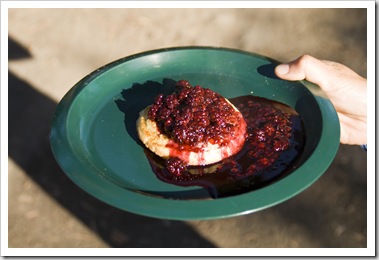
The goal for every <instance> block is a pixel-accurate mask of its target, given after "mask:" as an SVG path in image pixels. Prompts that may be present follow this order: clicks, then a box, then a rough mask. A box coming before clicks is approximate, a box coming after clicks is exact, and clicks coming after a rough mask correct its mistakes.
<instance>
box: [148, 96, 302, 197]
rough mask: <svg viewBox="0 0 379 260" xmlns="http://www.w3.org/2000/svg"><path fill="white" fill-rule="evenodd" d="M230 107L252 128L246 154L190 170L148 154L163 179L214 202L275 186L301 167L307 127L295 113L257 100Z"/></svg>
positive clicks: (236, 100)
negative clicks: (191, 188) (204, 192)
mask: <svg viewBox="0 0 379 260" xmlns="http://www.w3.org/2000/svg"><path fill="white" fill-rule="evenodd" d="M230 102H231V103H233V104H234V106H235V107H237V108H238V110H239V111H240V112H241V114H242V115H243V117H244V119H245V122H246V123H247V134H246V139H245V144H244V146H243V148H242V149H241V150H240V151H239V152H238V153H237V154H235V155H233V156H231V157H229V158H227V159H224V160H222V161H220V162H218V163H214V164H210V165H204V166H188V165H186V164H184V163H183V162H182V161H181V160H179V159H177V158H172V159H169V160H165V159H162V158H160V157H159V156H157V155H155V154H154V153H152V152H151V151H149V150H145V154H146V156H147V158H148V159H149V162H150V165H151V168H152V170H153V172H154V173H155V174H156V176H157V178H158V179H160V180H161V181H164V182H166V183H171V184H174V185H179V186H184V187H186V186H201V187H203V188H206V190H207V191H208V192H209V196H210V197H212V198H220V197H227V196H234V195H238V194H242V193H245V192H249V191H252V190H256V189H259V188H261V187H264V186H266V185H269V184H271V183H273V182H275V181H277V180H279V179H281V178H283V177H285V176H287V175H288V174H290V173H291V172H292V171H293V170H294V169H296V168H297V167H298V166H299V163H301V162H300V161H299V160H298V158H299V155H300V154H301V153H302V151H303V148H304V144H305V141H306V138H305V131H304V128H303V122H302V120H301V118H300V116H299V114H298V113H297V112H296V111H295V110H294V109H292V108H291V107H289V106H287V105H285V104H282V103H280V102H277V101H273V100H268V99H265V98H260V97H256V96H251V95H248V96H240V97H235V98H232V99H230ZM167 196H168V195H167ZM187 196H188V197H181V199H195V198H197V199H203V198H207V195H205V197H202V196H203V195H199V194H196V193H193V194H192V193H188V194H187ZM170 198H171V197H170ZM172 198H177V197H172Z"/></svg>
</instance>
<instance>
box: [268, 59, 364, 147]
mask: <svg viewBox="0 0 379 260" xmlns="http://www.w3.org/2000/svg"><path fill="white" fill-rule="evenodd" d="M275 74H276V75H277V76H278V77H279V78H282V79H285V80H303V79H305V80H307V81H310V82H312V83H314V84H316V85H318V86H319V87H320V88H321V89H322V90H323V91H324V92H325V94H326V95H327V96H328V98H329V99H330V101H331V102H332V104H333V105H334V107H335V109H336V111H337V114H338V118H339V121H340V125H341V139H340V142H341V143H343V144H355V145H362V144H367V80H366V79H365V78H363V77H361V76H359V75H358V74H357V73H355V72H354V71H353V70H351V69H350V68H348V67H346V66H345V65H342V64H340V63H337V62H333V61H327V60H319V59H316V58H314V57H312V56H310V55H302V56H300V57H299V58H297V59H296V60H294V61H291V62H289V63H285V64H280V65H278V66H277V67H276V68H275Z"/></svg>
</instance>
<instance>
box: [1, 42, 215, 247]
mask: <svg viewBox="0 0 379 260" xmlns="http://www.w3.org/2000/svg"><path fill="white" fill-rule="evenodd" d="M8 43H9V57H10V58H11V59H13V58H17V59H21V58H28V57H30V54H29V52H28V51H27V50H26V49H24V48H23V47H22V46H20V45H18V44H17V43H16V42H15V41H13V40H12V39H9V40H8ZM8 80H9V83H8V84H9V86H8V88H9V112H8V113H9V156H10V157H11V158H12V159H13V160H14V161H15V162H17V164H18V165H19V166H20V167H22V168H23V169H24V171H25V172H26V173H27V174H28V175H29V177H31V178H32V179H33V180H34V181H35V182H36V183H38V184H39V185H40V187H41V188H43V189H44V190H45V191H46V192H47V193H48V194H50V195H51V196H52V197H53V198H54V199H55V200H56V201H57V202H58V203H60V204H61V205H62V206H64V207H65V208H66V209H68V210H69V211H70V212H71V213H72V214H73V215H75V216H76V217H77V218H78V219H80V220H81V221H82V222H83V223H85V224H86V225H87V226H88V227H89V228H91V229H92V230H93V231H94V232H96V233H97V234H98V235H99V236H100V237H101V238H102V239H103V240H105V241H106V242H107V243H108V244H109V245H110V246H111V247H157V248H165V247H174V248H175V247H186V248H188V247H214V245H213V244H212V243H210V242H208V241H207V240H205V239H204V238H202V237H201V236H200V235H199V234H197V233H196V232H195V231H194V230H193V229H192V228H191V227H190V226H188V225H187V224H186V223H184V222H181V221H169V220H159V219H153V218H149V217H143V216H138V215H135V214H131V213H127V212H124V211H121V210H118V209H116V208H114V207H111V206H108V205H107V204H104V203H102V202H100V201H99V200H97V199H95V198H93V197H92V196H90V195H88V194H87V193H86V192H84V191H82V190H81V189H80V188H79V187H78V186H76V184H74V183H73V182H72V181H71V180H70V179H69V178H68V177H67V176H66V175H65V174H64V173H63V172H62V170H61V169H60V168H59V166H58V165H57V163H56V161H55V159H54V157H53V154H52V152H51V149H50V143H49V131H50V122H51V120H52V117H53V113H54V111H55V108H56V106H57V104H56V103H55V102H54V101H53V100H51V99H50V98H48V97H46V96H45V95H43V94H41V93H39V92H38V91H36V90H35V89H34V88H33V87H32V86H31V85H30V84H29V83H28V82H25V81H23V80H22V79H20V78H18V77H17V76H15V75H14V74H13V73H12V72H11V71H9V72H8ZM178 237H180V239H178Z"/></svg>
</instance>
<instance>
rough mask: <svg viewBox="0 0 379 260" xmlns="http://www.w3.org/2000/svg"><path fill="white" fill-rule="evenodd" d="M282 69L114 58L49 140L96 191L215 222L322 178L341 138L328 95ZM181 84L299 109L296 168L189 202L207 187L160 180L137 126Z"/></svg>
mask: <svg viewBox="0 0 379 260" xmlns="http://www.w3.org/2000/svg"><path fill="white" fill-rule="evenodd" d="M276 64H277V62H276V61H274V60H272V59H270V58H267V57H264V56H261V55H257V54H253V53H248V52H243V51H239V50H233V49H225V48H213V47H181V48H169V49H161V50H154V51H149V52H145V53H141V54H137V55H133V56H130V57H126V58H122V59H120V60H117V61H114V62H112V63H110V64H108V65H105V66H103V67H101V68H99V69H98V70H96V71H94V72H92V73H91V74H89V75H88V76H86V77H85V78H83V79H82V80H81V81H79V82H78V83H77V84H76V85H75V86H74V87H73V88H72V89H71V90H70V91H69V92H68V93H67V94H66V95H65V96H64V98H63V99H62V100H61V102H60V103H59V105H58V107H57V110H56V113H55V116H54V118H53V121H52V128H51V133H50V141H51V147H52V150H53V153H54V156H55V158H56V160H57V162H58V163H59V165H60V167H61V168H62V169H63V170H64V172H65V173H66V174H67V175H68V176H69V178H71V179H72V180H73V181H74V182H75V183H76V184H77V185H78V186H79V187H81V188H82V189H83V190H85V191H87V192H88V193H89V194H92V195H93V196H94V197H96V198H98V199H99V200H101V201H103V202H106V203H108V204H110V205H112V206H114V207H117V208H119V209H122V210H126V211H129V212H133V213H136V214H141V215H145V216H151V217H156V218H166V219H176V220H191V219H213V218H223V217H230V216H236V215H241V214H246V213H251V212H255V211H258V210H262V209H264V208H267V207H270V206H273V205H276V204H278V203H280V202H282V201H284V200H287V199H289V198H291V197H293V196H295V195H296V194H298V193H300V192H301V191H303V190H304V189H306V188H307V187H309V186H310V185H311V184H312V183H314V182H315V181H316V180H317V179H318V178H319V177H320V176H321V175H322V174H323V173H324V172H325V170H326V169H327V168H328V167H329V165H330V164H331V162H332V161H333V159H334V157H335V155H336V152H337V149H338V146H339V140H340V136H339V135H340V126H339V121H338V117H337V114H336V111H335V109H334V107H333V105H332V104H331V102H330V101H329V100H328V99H327V98H326V97H325V95H324V94H323V92H322V91H321V90H320V89H319V88H318V87H317V86H315V85H313V84H311V83H309V82H305V81H301V82H300V81H297V82H289V81H284V80H281V79H278V78H277V77H276V76H275V75H274V73H273V70H274V67H275V66H276ZM180 79H187V80H189V81H190V82H191V83H192V84H196V85H201V86H203V87H207V88H210V89H212V90H214V91H216V92H218V93H220V94H221V95H223V96H225V97H227V98H233V97H237V96H244V95H251V94H252V95H255V96H260V97H264V98H268V99H272V100H275V101H279V102H282V103H285V104H287V105H289V106H291V107H293V108H294V109H295V110H296V111H297V112H298V113H299V114H300V116H301V117H302V119H303V122H304V127H305V134H306V143H305V148H304V151H303V152H302V154H301V155H300V158H299V162H298V167H297V169H296V170H294V171H293V172H292V173H291V174H289V175H288V176H286V177H284V178H282V179H280V180H279V181H276V182H274V183H272V184H270V185H268V186H266V187H263V188H260V189H257V190H254V191H250V192H246V193H243V194H241V195H236V196H231V197H225V198H219V199H203V200H201V199H191V194H195V193H199V192H200V193H201V192H203V191H204V189H203V188H202V187H198V186H192V187H180V186H177V185H173V184H169V183H165V182H162V181H160V180H159V179H157V177H156V175H155V174H154V172H153V171H152V169H151V166H150V164H149V162H148V159H147V157H146V155H145V153H144V147H143V145H141V143H140V141H139V139H138V136H137V133H136V127H135V123H136V120H137V117H138V113H139V111H140V110H142V109H143V108H144V107H146V106H147V105H149V104H151V103H152V102H153V99H154V97H155V96H156V95H157V94H159V93H161V92H169V91H171V89H172V85H173V82H175V81H177V80H180ZM183 195H187V196H184V197H187V199H182V198H183ZM188 197H189V199H188Z"/></svg>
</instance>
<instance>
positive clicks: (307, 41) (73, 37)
mask: <svg viewBox="0 0 379 260" xmlns="http://www.w3.org/2000/svg"><path fill="white" fill-rule="evenodd" d="M366 34H367V30H366V11H365V10H362V9H361V10H358V9H160V10H155V9H11V10H9V35H8V43H9V71H8V77H9V161H8V163H9V173H8V174H9V217H8V221H9V230H8V232H9V237H8V239H9V247H15V248H18V247H30V248H37V247H43V248H51V247H62V248H63V247H67V248H76V247H86V248H87V247H89V248H92V247H93V248H94V247H131V248H133V247H135V248H144V247H157V248H163V247H183V248H189V247H222V248H235V247H242V248H261V247H266V248H267V247H269V248H271V247H272V248H285V247H293V248H344V247H346V248H360V247H366V246H367V235H366V234H367V232H366V229H367V223H366V209H367V206H366V205H367V201H366V199H367V195H366V191H367V154H366V152H364V151H363V150H362V149H360V147H357V146H347V145H341V147H340V149H339V151H338V154H337V156H336V158H335V160H334V161H333V163H332V165H331V166H330V168H329V169H328V170H327V171H326V172H325V174H324V175H323V176H322V177H321V178H320V179H319V180H318V181H317V182H316V183H315V184H314V185H312V186H311V187H310V188H308V189H307V190H305V191H304V192H302V193H301V194H299V195H297V196H296V197H294V198H292V199H290V200H288V201H286V202H284V203H282V204H280V205H277V206H275V207H272V208H269V209H266V210H263V211H260V212H257V213H254V214H249V215H244V216H239V217H233V218H227V219H220V220H201V221H170V220H160V219H153V218H149V217H142V216H139V215H135V214H132V213H128V212H123V211H121V210H118V209H116V208H114V207H111V206H109V205H106V204H104V203H102V202H100V201H98V200H97V199H95V198H93V197H92V196H90V195H88V194H87V193H85V192H84V191H82V190H81V189H80V188H79V187H78V186H76V185H75V184H74V183H73V182H71V181H70V180H69V179H68V178H67V177H66V175H65V174H64V173H63V172H62V171H61V170H60V168H59V167H58V165H57V163H56V162H55V160H54V158H53V156H52V153H51V150H50V146H49V140H48V133H49V129H50V121H51V118H52V115H53V113H54V110H55V108H56V106H57V104H58V102H59V101H60V99H61V98H62V97H63V96H64V94H65V93H66V92H67V91H68V90H69V89H70V88H71V87H72V86H73V85H74V84H75V83H76V82H77V81H79V80H80V79H81V78H82V77H84V76H85V75H87V74H88V73H89V72H91V71H93V70H95V69H97V68H98V67H100V66H102V65H104V64H107V63H109V62H111V61H113V60H116V59H118V58H121V57H124V56H128V55H131V54H135V53H138V52H142V51H147V50H151V49H158V48H163V47H173V46H184V45H207V46H222V47H230V48H237V49H242V50H245V51H251V52H256V53H260V54H263V55H267V56H269V57H272V58H274V59H277V60H282V61H289V60H291V59H294V58H296V57H297V56H299V55H301V54H303V53H308V54H311V55H314V56H316V57H318V58H322V59H329V60H334V61H337V62H341V63H343V64H346V65H347V66H349V67H351V68H352V69H354V70H355V71H357V72H358V73H359V74H360V75H362V76H366V45H367V39H366Z"/></svg>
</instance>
